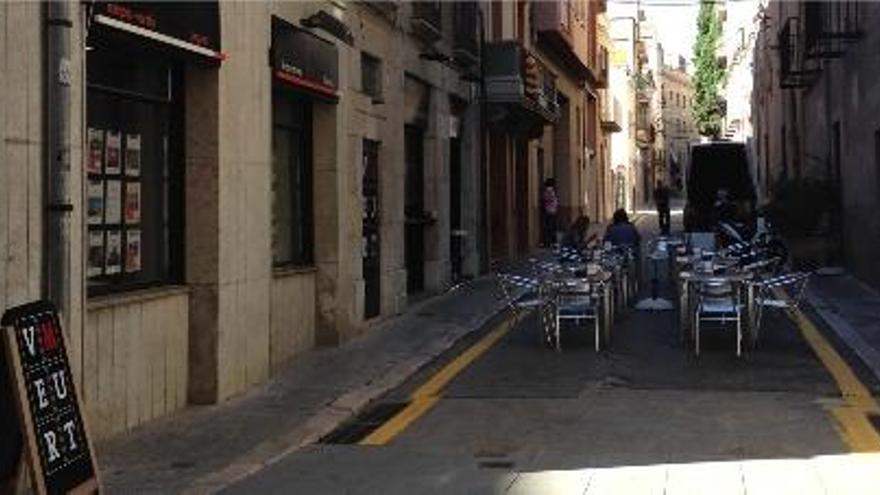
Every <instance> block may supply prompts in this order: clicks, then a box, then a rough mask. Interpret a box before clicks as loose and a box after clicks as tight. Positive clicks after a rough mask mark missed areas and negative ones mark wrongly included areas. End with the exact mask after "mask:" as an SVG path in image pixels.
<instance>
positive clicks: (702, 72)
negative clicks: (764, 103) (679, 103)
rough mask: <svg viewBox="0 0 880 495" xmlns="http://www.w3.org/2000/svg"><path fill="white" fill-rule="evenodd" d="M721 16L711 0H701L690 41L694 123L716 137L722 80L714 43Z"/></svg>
mask: <svg viewBox="0 0 880 495" xmlns="http://www.w3.org/2000/svg"><path fill="white" fill-rule="evenodd" d="M721 29H722V26H721V19H720V18H719V17H718V15H717V13H716V12H715V2H714V1H712V0H702V1H701V3H700V14H699V16H698V17H697V41H696V43H695V44H694V59H693V62H694V65H695V66H696V73H695V75H694V106H693V114H694V122H695V123H696V125H697V130H698V131H699V132H700V134H702V135H704V136H717V135H718V134H719V133H720V132H721V118H722V110H721V104H720V101H721V98H720V96H719V94H718V91H719V87H720V86H721V84H722V81H723V79H724V69H723V68H722V67H721V65H720V64H719V63H718V46H719V43H720V41H721Z"/></svg>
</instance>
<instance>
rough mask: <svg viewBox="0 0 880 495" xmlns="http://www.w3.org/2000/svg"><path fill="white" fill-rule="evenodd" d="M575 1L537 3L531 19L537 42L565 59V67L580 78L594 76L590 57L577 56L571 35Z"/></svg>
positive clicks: (562, 0) (543, 48)
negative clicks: (573, 2)
mask: <svg viewBox="0 0 880 495" xmlns="http://www.w3.org/2000/svg"><path fill="white" fill-rule="evenodd" d="M571 9H572V4H571V2H569V1H566V0H554V1H545V2H536V3H534V4H533V9H532V22H533V26H534V28H535V31H536V32H537V34H538V44H539V46H540V48H541V49H542V50H544V51H546V52H549V53H552V54H553V55H555V56H556V57H558V58H559V60H560V61H561V62H562V64H563V66H564V67H565V69H566V70H568V71H569V72H570V73H572V74H573V75H574V76H575V77H577V78H579V79H584V80H585V79H588V78H590V77H591V76H592V74H591V73H590V68H589V67H588V64H587V62H588V61H587V60H586V59H585V58H581V56H580V55H578V50H576V49H575V44H574V36H573V34H572V22H573V15H572V12H571Z"/></svg>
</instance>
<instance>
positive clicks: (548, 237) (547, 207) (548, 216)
mask: <svg viewBox="0 0 880 495" xmlns="http://www.w3.org/2000/svg"><path fill="white" fill-rule="evenodd" d="M558 210H559V197H557V196H556V181H555V180H554V179H552V178H550V179H546V180H545V181H544V193H543V194H542V196H541V212H542V215H543V219H544V222H543V223H544V247H551V246H553V245H554V244H556V214H557V211H558Z"/></svg>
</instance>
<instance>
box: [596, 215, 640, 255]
mask: <svg viewBox="0 0 880 495" xmlns="http://www.w3.org/2000/svg"><path fill="white" fill-rule="evenodd" d="M640 241H641V237H640V236H639V231H638V230H636V228H635V226H634V225H633V224H631V223H630V222H629V217H628V216H627V214H626V211H624V210H623V209H622V208H621V209H619V210H617V211H615V212H614V217H613V218H612V224H611V225H609V226H608V228H607V229H606V230H605V242H610V243H611V244H612V245H614V246H627V247H629V248H632V249H633V250H634V251H636V252H638V249H639V242H640Z"/></svg>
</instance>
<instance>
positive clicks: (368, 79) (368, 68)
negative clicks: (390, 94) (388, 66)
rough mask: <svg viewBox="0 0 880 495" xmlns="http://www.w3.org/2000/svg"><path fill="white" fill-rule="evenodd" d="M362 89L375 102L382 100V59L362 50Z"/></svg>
mask: <svg viewBox="0 0 880 495" xmlns="http://www.w3.org/2000/svg"><path fill="white" fill-rule="evenodd" d="M361 90H362V91H363V92H364V94H366V95H367V96H369V97H371V98H372V99H373V101H374V102H380V101H382V61H381V60H379V59H378V58H376V57H374V56H372V55H370V54H368V53H366V52H361Z"/></svg>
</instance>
